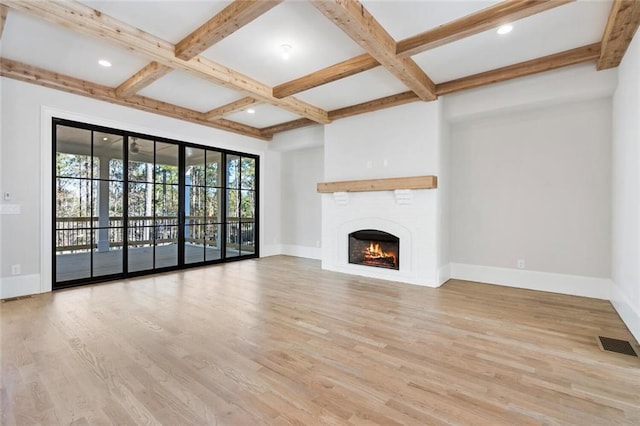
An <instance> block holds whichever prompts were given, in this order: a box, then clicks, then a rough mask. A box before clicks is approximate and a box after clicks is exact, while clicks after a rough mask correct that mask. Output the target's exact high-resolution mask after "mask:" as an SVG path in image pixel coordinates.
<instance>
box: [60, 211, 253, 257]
mask: <svg viewBox="0 0 640 426" xmlns="http://www.w3.org/2000/svg"><path fill="white" fill-rule="evenodd" d="M216 220H217V219H215V218H205V217H203V216H186V217H185V225H186V226H185V227H184V233H185V234H184V238H185V242H187V243H189V244H195V245H203V246H204V245H206V246H207V247H212V248H220V238H221V237H222V226H224V225H225V224H224V223H216ZM127 224H128V227H129V228H128V231H129V232H128V237H127V239H128V244H129V247H140V246H150V245H165V244H177V242H178V236H179V232H180V229H181V228H180V227H179V226H178V225H179V222H178V218H177V217H172V216H156V217H155V218H154V217H153V216H130V217H129V218H128V221H127ZM226 226H227V244H226V245H227V247H228V248H235V249H239V250H242V251H247V252H253V251H254V250H255V220H254V219H253V218H242V219H240V218H227V223H226ZM123 229H124V221H123V218H122V217H121V216H120V217H118V216H112V217H110V218H109V221H108V223H107V224H101V223H100V220H99V218H98V217H92V218H91V217H59V218H56V252H58V253H76V252H82V251H87V250H90V249H99V250H105V246H106V250H113V249H118V248H121V247H122V245H123V244H124V239H123ZM92 233H93V235H92ZM92 236H93V240H92V238H91V237H92Z"/></svg>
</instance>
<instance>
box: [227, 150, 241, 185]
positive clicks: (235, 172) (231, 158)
mask: <svg viewBox="0 0 640 426" xmlns="http://www.w3.org/2000/svg"><path fill="white" fill-rule="evenodd" d="M239 186H240V157H238V156H237V155H227V188H238V187H239Z"/></svg>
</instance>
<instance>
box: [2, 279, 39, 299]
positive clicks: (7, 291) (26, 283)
mask: <svg viewBox="0 0 640 426" xmlns="http://www.w3.org/2000/svg"><path fill="white" fill-rule="evenodd" d="M38 293H41V291H40V274H31V275H17V276H15V277H2V278H0V299H8V298H10V297H20V296H28V295H30V294H38Z"/></svg>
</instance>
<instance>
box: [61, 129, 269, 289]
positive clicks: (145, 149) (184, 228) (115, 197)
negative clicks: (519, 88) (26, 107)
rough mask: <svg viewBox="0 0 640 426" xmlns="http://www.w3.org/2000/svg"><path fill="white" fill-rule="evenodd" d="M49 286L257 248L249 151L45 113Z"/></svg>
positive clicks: (254, 166)
mask: <svg viewBox="0 0 640 426" xmlns="http://www.w3.org/2000/svg"><path fill="white" fill-rule="evenodd" d="M53 127H54V131H53V140H54V152H55V156H54V166H55V167H54V174H55V176H54V188H53V193H54V200H55V201H54V206H53V216H54V217H53V221H54V230H55V231H54V271H55V272H54V278H55V280H54V288H61V287H67V286H73V285H81V284H85V283H90V282H97V281H104V280H108V279H115V278H122V277H127V276H133V275H141V274H147V273H153V272H156V271H166V270H173V269H179V268H184V267H189V266H194V265H203V264H210V263H217V262H224V261H227V260H238V259H242V258H251V257H256V256H257V255H258V251H257V244H258V241H257V235H258V233H257V229H258V223H257V221H256V219H255V217H256V211H257V209H258V207H257V200H258V197H257V193H258V188H257V178H256V176H257V175H258V158H257V157H256V156H251V155H248V154H242V153H236V152H228V151H225V150H221V149H215V148H210V147H203V146H197V145H193V144H188V143H185V142H180V141H174V140H167V139H162V138H156V137H151V136H148V135H141V134H133V133H128V132H125V131H119V130H115V129H106V128H102V127H97V126H90V125H85V124H82V123H76V122H70V121H66V120H60V119H54V126H53Z"/></svg>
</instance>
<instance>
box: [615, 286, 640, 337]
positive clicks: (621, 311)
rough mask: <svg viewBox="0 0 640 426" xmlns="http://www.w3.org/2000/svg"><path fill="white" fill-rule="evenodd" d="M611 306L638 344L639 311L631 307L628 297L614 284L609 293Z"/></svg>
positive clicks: (639, 332) (639, 334) (639, 335)
mask: <svg viewBox="0 0 640 426" xmlns="http://www.w3.org/2000/svg"><path fill="white" fill-rule="evenodd" d="M611 304H612V305H613V307H614V308H615V310H616V311H617V312H618V315H620V318H622V321H623V322H624V323H625V325H626V326H627V328H628V329H629V331H631V334H633V337H635V338H636V340H637V341H638V342H640V309H639V308H638V307H635V306H633V303H631V300H630V299H629V297H627V295H626V294H624V293H623V292H622V291H620V288H619V287H618V286H616V285H615V283H614V285H613V289H612V291H611Z"/></svg>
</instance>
